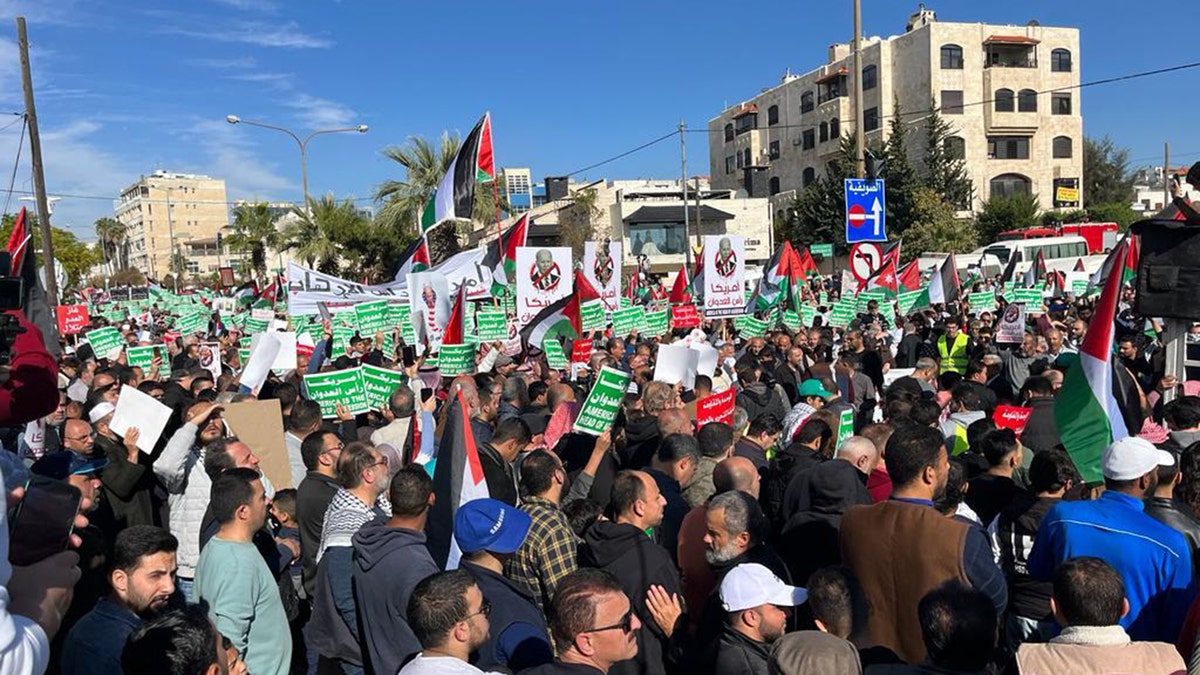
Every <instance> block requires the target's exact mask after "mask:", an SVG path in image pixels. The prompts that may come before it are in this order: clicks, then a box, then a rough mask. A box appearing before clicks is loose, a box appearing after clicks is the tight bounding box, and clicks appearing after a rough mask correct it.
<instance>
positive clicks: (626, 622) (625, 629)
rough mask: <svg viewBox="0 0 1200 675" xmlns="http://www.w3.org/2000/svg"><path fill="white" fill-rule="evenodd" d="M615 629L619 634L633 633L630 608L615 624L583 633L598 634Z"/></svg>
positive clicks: (631, 610)
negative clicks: (619, 630) (618, 630)
mask: <svg viewBox="0 0 1200 675" xmlns="http://www.w3.org/2000/svg"><path fill="white" fill-rule="evenodd" d="M616 628H620V629H621V632H622V633H625V634H626V635H628V634H629V633H632V632H633V609H632V608H630V610H629V611H628V612H625V616H623V617H621V620H620V621H618V622H617V623H614V624H613V625H611V626H599V627H597V628H593V629H591V630H589V631H584V632H586V633H599V632H602V631H606V630H613V629H616Z"/></svg>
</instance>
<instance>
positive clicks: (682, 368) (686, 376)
mask: <svg viewBox="0 0 1200 675" xmlns="http://www.w3.org/2000/svg"><path fill="white" fill-rule="evenodd" d="M699 366H700V353H699V352H697V351H696V350H694V349H689V348H688V346H687V345H685V344H683V343H679V344H673V345H661V346H660V347H659V348H658V360H657V361H656V362H655V364H654V381H655V382H666V383H667V384H679V383H682V384H683V388H684V389H692V388H694V387H695V386H696V369H697V368H699Z"/></svg>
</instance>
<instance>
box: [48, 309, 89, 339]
mask: <svg viewBox="0 0 1200 675" xmlns="http://www.w3.org/2000/svg"><path fill="white" fill-rule="evenodd" d="M55 313H56V314H57V315H58V334H59V335H75V334H76V333H80V332H82V331H83V329H84V328H87V327H88V326H89V325H91V323H92V319H91V317H90V316H88V309H87V305H59V306H58V307H56V308H55Z"/></svg>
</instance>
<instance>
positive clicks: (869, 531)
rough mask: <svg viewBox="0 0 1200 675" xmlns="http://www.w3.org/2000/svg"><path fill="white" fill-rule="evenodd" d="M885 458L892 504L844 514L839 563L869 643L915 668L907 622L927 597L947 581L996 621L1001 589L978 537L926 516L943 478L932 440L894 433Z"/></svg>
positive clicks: (912, 631) (920, 650)
mask: <svg viewBox="0 0 1200 675" xmlns="http://www.w3.org/2000/svg"><path fill="white" fill-rule="evenodd" d="M884 454H885V455H886V457H887V467H888V474H889V475H890V476H891V479H892V497H891V499H890V500H888V501H886V502H880V503H878V504H872V505H870V506H855V507H852V508H850V509H848V510H847V511H846V512H845V514H844V515H843V516H842V525H841V530H840V543H841V549H842V562H843V563H844V564H845V565H846V566H847V567H849V568H850V569H851V570H852V571H853V572H854V574H855V576H856V577H858V579H859V582H860V583H861V584H862V587H863V591H864V592H865V593H866V595H867V600H868V601H869V602H870V603H871V616H870V629H871V636H872V637H873V638H875V639H876V640H877V641H878V643H879V644H881V645H883V646H885V647H887V648H889V649H891V650H893V651H895V652H896V653H897V654H898V655H899V656H900V658H902V659H904V660H905V661H906V662H908V663H920V662H921V661H923V660H924V658H925V644H924V642H923V641H922V636H921V627H920V625H918V623H917V622H916V621H913V620H912V617H914V616H916V615H917V605H918V604H919V603H920V601H921V598H922V597H924V596H925V594H926V593H928V592H929V591H931V590H933V589H934V588H936V587H937V586H938V585H939V584H941V583H943V582H945V581H948V580H958V581H961V582H964V583H969V584H971V585H972V586H974V587H975V588H976V589H977V590H979V591H982V592H983V593H985V594H986V595H987V596H988V597H989V598H991V600H992V603H993V604H994V605H995V608H996V613H997V614H1000V613H1002V612H1003V611H1004V609H1005V606H1006V605H1007V603H1008V589H1007V587H1006V586H1005V583H1004V575H1003V574H1002V573H1001V572H1000V569H999V568H998V567H997V566H996V562H995V560H994V559H993V557H992V548H991V544H990V543H989V542H988V539H987V535H986V534H984V532H983V530H982V529H981V528H976V527H971V526H969V525H967V524H965V523H962V522H959V521H956V520H952V519H949V518H945V517H943V516H942V515H941V514H939V513H938V512H937V510H936V509H934V508H933V504H934V501H935V500H937V499H938V498H939V497H940V496H941V495H942V494H943V493H944V492H945V490H946V480H947V476H948V475H949V472H950V460H949V457H948V455H947V453H946V445H945V442H944V439H943V438H942V437H941V435H940V434H939V432H938V431H937V430H936V429H933V428H930V427H924V426H911V427H901V428H899V429H897V430H896V432H895V433H894V434H892V437H891V438H889V439H888V442H887V451H886V453H884Z"/></svg>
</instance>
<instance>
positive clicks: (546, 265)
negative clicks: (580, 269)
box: [516, 246, 575, 326]
mask: <svg viewBox="0 0 1200 675" xmlns="http://www.w3.org/2000/svg"><path fill="white" fill-rule="evenodd" d="M571 269H572V266H571V249H570V248H567V247H540V246H518V247H517V272H516V274H517V325H518V326H525V325H527V324H528V323H529V322H530V320H532V319H533V317H534V316H536V315H537V313H538V312H540V311H542V310H543V309H545V308H546V307H549V306H550V305H553V304H554V302H555V301H557V300H560V299H562V298H565V297H567V296H568V295H570V294H571V292H572V290H573V288H574V285H575V280H574V277H573V276H572V274H571Z"/></svg>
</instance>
